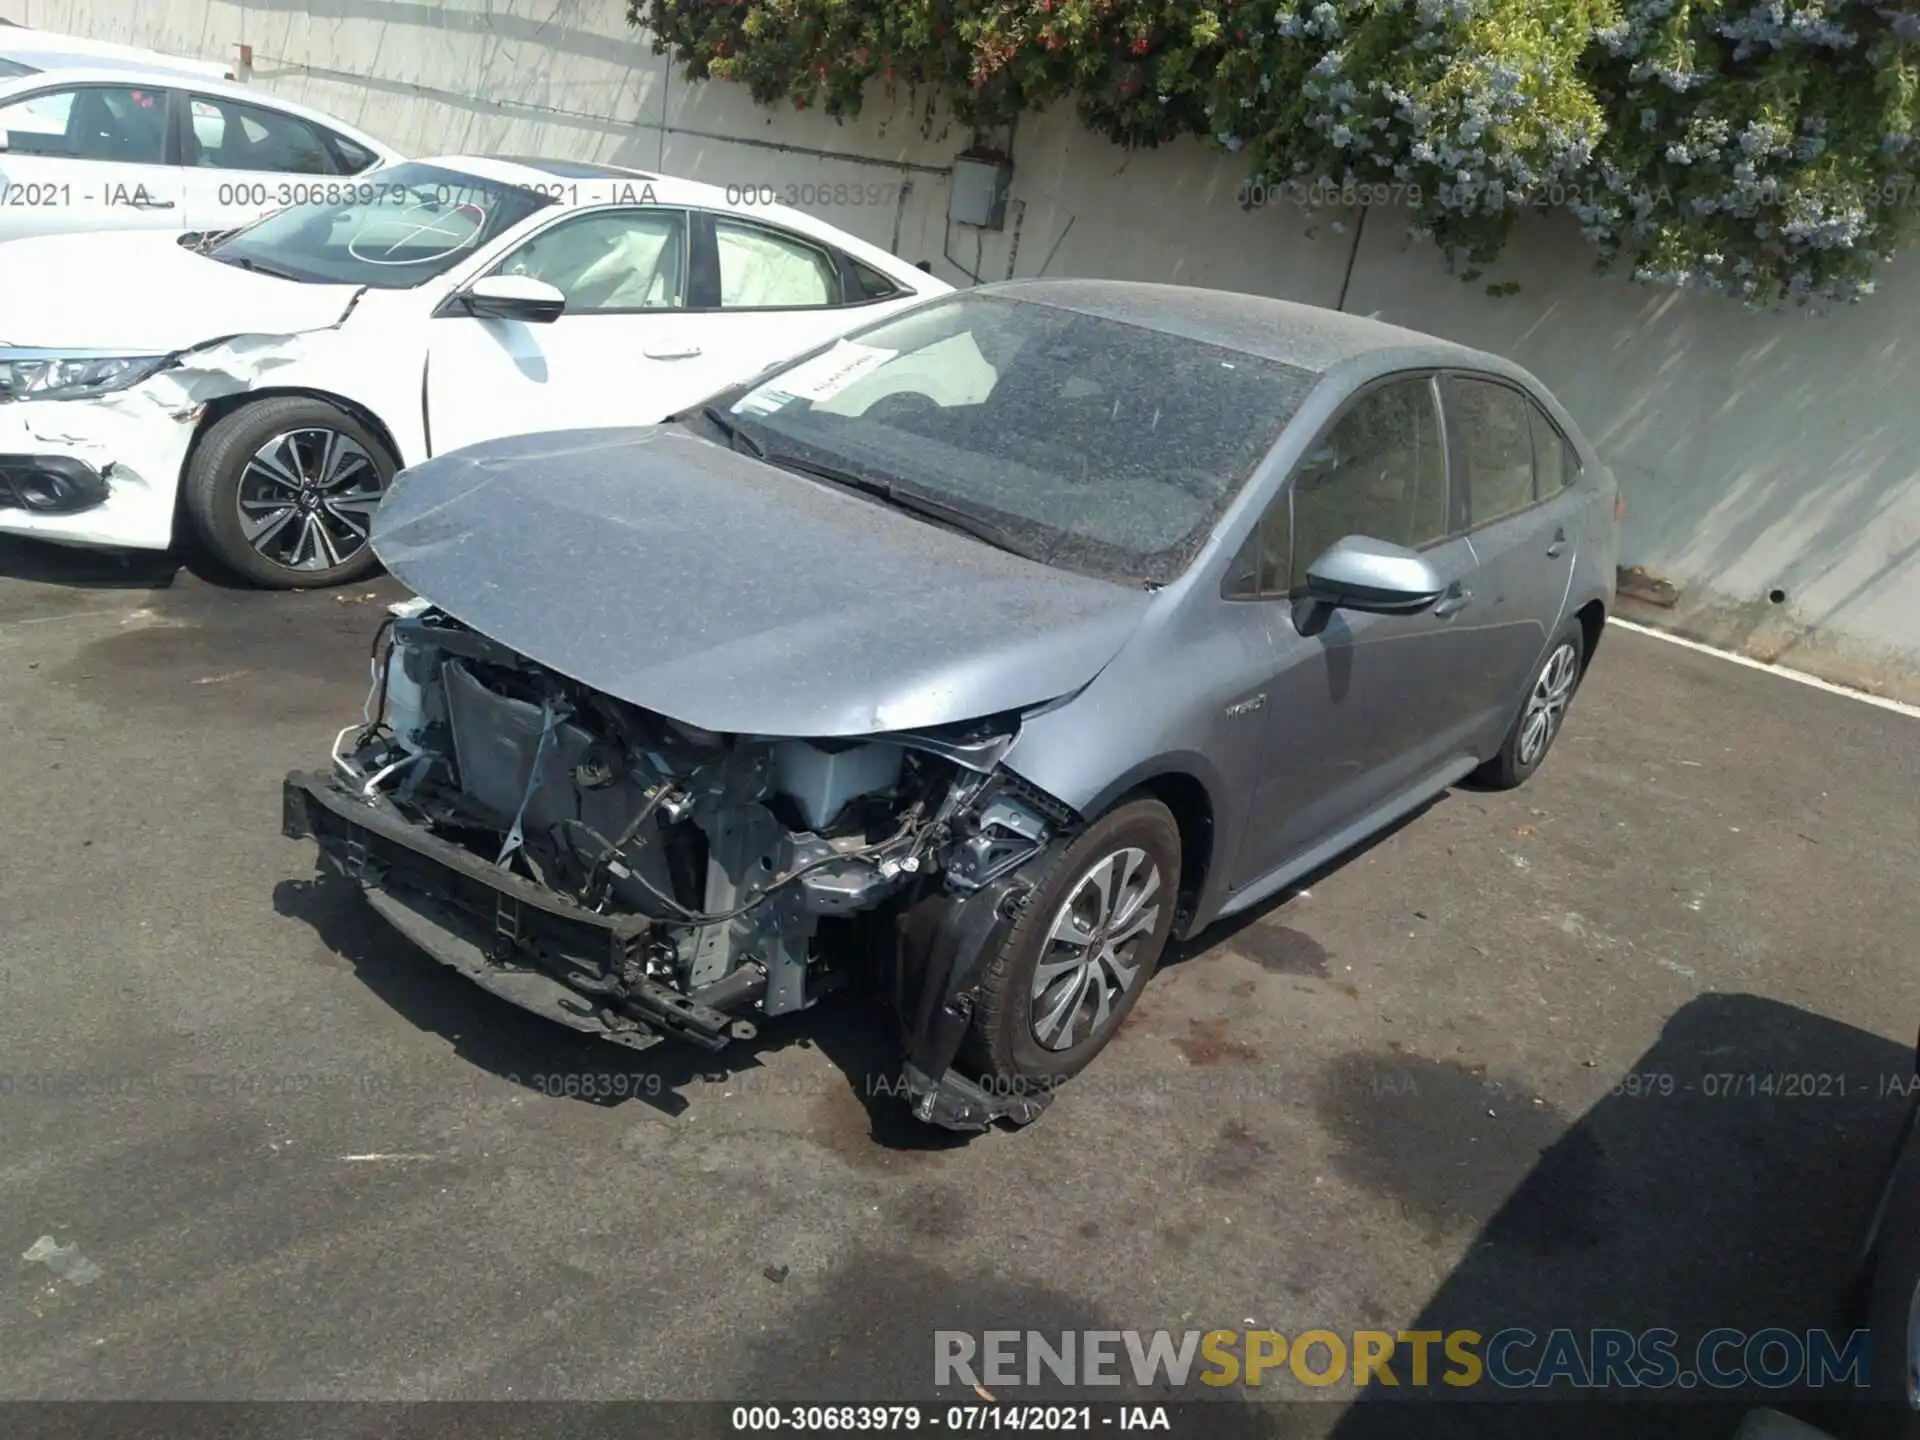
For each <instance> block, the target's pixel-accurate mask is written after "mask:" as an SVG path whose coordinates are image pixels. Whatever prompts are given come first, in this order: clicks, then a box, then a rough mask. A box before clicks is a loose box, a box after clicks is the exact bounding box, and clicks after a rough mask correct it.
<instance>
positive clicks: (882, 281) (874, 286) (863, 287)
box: [847, 259, 905, 300]
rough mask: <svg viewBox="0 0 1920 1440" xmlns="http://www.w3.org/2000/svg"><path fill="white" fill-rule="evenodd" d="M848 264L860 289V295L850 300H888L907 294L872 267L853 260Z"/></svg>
mask: <svg viewBox="0 0 1920 1440" xmlns="http://www.w3.org/2000/svg"><path fill="white" fill-rule="evenodd" d="M847 263H848V264H849V265H851V266H852V267H853V278H854V281H855V283H856V284H858V285H859V287H860V289H859V293H858V294H856V295H853V296H850V297H849V298H850V299H853V300H887V299H891V298H892V297H893V296H895V295H900V294H903V293H905V292H903V291H902V290H901V288H900V287H899V286H898V285H896V284H894V283H893V281H891V280H889V279H888V278H887V277H886V276H884V275H882V274H881V273H880V272H879V271H878V270H876V269H874V268H873V267H872V266H871V265H868V264H865V263H864V262H862V261H859V260H853V259H849V260H848V261H847Z"/></svg>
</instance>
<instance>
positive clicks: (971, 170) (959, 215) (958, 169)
mask: <svg viewBox="0 0 1920 1440" xmlns="http://www.w3.org/2000/svg"><path fill="white" fill-rule="evenodd" d="M1012 186H1013V161H1011V160H1009V159H1008V158H1007V157H1006V156H1004V155H995V154H990V153H987V152H983V151H969V152H967V153H966V154H964V155H959V156H956V157H954V162H953V189H952V193H951V194H950V195H949V196H948V199H947V219H948V220H951V221H957V222H958V223H959V224H962V225H973V226H976V227H977V228H979V229H981V230H1000V229H1003V228H1005V226H1006V223H1007V191H1008V190H1009V189H1011V188H1012Z"/></svg>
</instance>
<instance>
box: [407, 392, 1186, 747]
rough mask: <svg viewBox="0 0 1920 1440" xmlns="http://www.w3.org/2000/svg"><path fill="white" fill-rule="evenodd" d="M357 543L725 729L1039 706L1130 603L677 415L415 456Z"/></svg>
mask: <svg viewBox="0 0 1920 1440" xmlns="http://www.w3.org/2000/svg"><path fill="white" fill-rule="evenodd" d="M373 548H374V550H375V552H376V553H377V554H378V555H379V557H380V559H381V560H382V561H383V562H384V563H385V564H386V566H387V567H388V569H389V570H391V571H392V572H393V574H394V575H395V576H397V577H398V578H399V579H400V580H401V581H402V582H404V583H405V584H406V585H408V586H409V587H410V588H411V589H412V590H413V591H414V592H415V593H416V594H418V595H421V596H423V597H424V598H425V599H427V600H429V601H431V602H432V603H433V604H435V605H437V606H439V607H440V608H441V609H442V610H445V611H446V612H447V613H448V614H450V615H452V616H454V617H455V618H456V619H458V620H460V621H462V622H464V623H465V624H467V625H470V626H472V627H473V628H474V629H476V630H478V631H480V632H482V633H483V634H485V635H487V636H490V637H491V638H492V639H495V640H497V641H499V642H501V643H502V644H504V645H507V646H509V647H511V648H512V649H514V650H517V651H519V652H520V653H521V654H523V655H525V656H527V657H528V658H529V659H532V660H536V661H538V662H540V663H541V664H543V665H546V666H549V667H551V668H552V669H554V670H557V671H559V672H560V673H561V674H563V675H568V676H571V677H572V678H573V679H575V680H578V681H580V682H581V683H582V684H585V685H588V686H591V687H592V688H594V689H596V690H600V691H603V692H605V693H606V694H609V695H613V696H615V697H617V698H619V699H622V700H626V701H628V702H630V703H632V704H634V705H638V706H641V707H642V708H644V709H648V710H653V711H655V712H657V713H660V714H663V715H668V716H671V717H673V718H674V719H676V720H680V721H682V722H684V723H686V724H689V725H694V726H698V727H700V728H702V729H706V730H715V731H721V732H726V733H732V734H756V735H786V736H796V737H806V736H816V737H825V736H840V735H847V736H850V735H871V734H878V733H881V732H885V731H892V730H907V729H918V728H922V727H928V726H935V725H943V724H947V723H951V722H954V721H961V720H970V719H975V718H978V717H980V716H985V715H992V714H998V713H1002V712H1006V711H1010V710H1017V709H1021V708H1024V707H1028V706H1032V705H1037V704H1040V703H1041V702H1043V701H1047V700H1052V699H1054V698H1056V697H1058V696H1061V695H1065V694H1068V693H1070V692H1071V691H1074V690H1077V689H1079V688H1080V687H1081V686H1083V685H1085V684H1086V683H1087V682H1088V681H1089V680H1091V679H1092V678H1093V677H1094V676H1095V675H1097V674H1098V673H1099V672H1100V670H1101V669H1102V668H1103V667H1104V666H1105V665H1106V664H1107V662H1108V661H1109V660H1111V659H1112V658H1113V656H1114V654H1115V653H1116V652H1117V651H1118V650H1119V649H1120V647H1121V646H1122V645H1123V644H1124V643H1125V642H1126V640H1127V638H1128V637H1129V636H1130V635H1131V634H1132V633H1133V632H1134V630H1135V629H1136V628H1137V627H1138V625H1139V622H1140V619H1141V617H1142V615H1143V614H1144V613H1145V611H1146V608H1147V606H1148V605H1149V603H1150V597H1149V596H1148V595H1147V593H1146V592H1145V591H1142V590H1134V589H1131V588H1127V587H1123V586H1119V585H1113V584H1108V583H1105V582H1103V581H1099V580H1092V579H1087V578H1084V577H1082V576H1078V575H1073V574H1069V573H1067V572H1065V571H1061V570H1055V569H1052V568H1050V567H1048V566H1044V565H1039V564H1035V563H1033V562H1030V561H1027V560H1022V559H1020V558H1019V557H1018V556H1014V555H1009V554H1007V553H1005V552H1004V551H1000V550H995V549H993V548H992V547H991V546H988V545H985V544H982V543H981V542H979V541H977V540H974V539H972V538H970V537H968V536H965V535H959V534H956V533H954V532H952V531H949V530H946V529H943V528H941V527H940V526H937V525H934V524H932V523H930V522H927V521H923V520H918V519H915V518H914V517H912V516H910V515H906V514H903V513H902V512H900V511H896V510H891V509H888V508H886V507H884V506H883V505H880V504H878V503H876V502H874V501H870V500H867V499H863V498H861V497H859V496H856V495H851V494H848V493H845V492H843V491H839V490H836V489H834V488H832V487H830V486H827V485H824V484H820V483H817V482H814V481H811V480H808V479H805V478H803V477H801V476H797V475H793V474H791V473H788V472H786V471H782V470H777V469H774V468H773V467H772V466H768V465H763V464H761V463H760V462H758V461H756V460H754V459H752V458H751V457H750V456H747V455H743V454H740V453H737V452H735V451H733V450H730V449H728V448H726V447H724V446H721V445H717V444H713V443H711V442H708V441H705V440H702V439H700V438H699V437H697V436H695V435H693V434H691V433H690V432H688V431H686V430H684V429H682V428H680V427H677V426H655V427H649V428H646V429H639V430H635V429H622V430H592V431H573V432H569V433H561V434H557V435H556V434H547V435H531V436H519V437H516V438H513V439H509V440H499V441H492V442H488V443H486V444H483V445H476V446H473V447H471V448H468V449H465V450H458V451H454V452H453V453H451V454H448V455H444V456H441V457H439V458H437V459H434V460H430V461H428V462H426V463H425V464H423V465H418V466H415V467H414V468H412V469H410V470H407V471H404V472H402V474H401V475H400V477H399V478H398V480H397V481H396V482H395V484H394V487H393V489H392V490H391V491H390V492H389V495H388V498H387V499H386V501H385V502H384V503H383V504H382V506H381V508H380V511H379V514H378V516H377V517H376V519H375V524H374V537H373Z"/></svg>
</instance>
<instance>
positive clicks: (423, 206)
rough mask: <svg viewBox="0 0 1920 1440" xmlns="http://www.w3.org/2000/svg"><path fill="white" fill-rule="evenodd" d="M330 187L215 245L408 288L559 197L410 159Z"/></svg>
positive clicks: (355, 281)
mask: <svg viewBox="0 0 1920 1440" xmlns="http://www.w3.org/2000/svg"><path fill="white" fill-rule="evenodd" d="M314 188H315V189H324V190H325V191H326V193H327V195H328V196H329V197H332V196H333V195H335V194H338V196H339V198H338V199H337V200H335V199H332V198H328V199H326V200H324V201H320V202H315V203H310V204H306V205H292V206H289V207H287V208H286V209H284V210H276V211H274V212H273V213H272V214H271V215H268V216H265V217H264V218H262V219H260V220H257V221H255V222H254V223H253V224H251V225H248V226H247V227H246V228H244V229H242V230H238V231H235V232H234V233H233V234H231V235H229V236H227V237H226V238H225V239H223V240H220V241H218V242H217V243H215V244H214V245H212V246H211V247H210V248H209V249H208V250H207V252H206V253H207V254H208V255H209V256H210V257H211V258H212V259H215V260H218V261H221V262H222V263H224V264H228V265H238V266H240V267H242V268H243V269H247V270H258V271H261V272H263V273H265V274H269V275H278V276H280V277H281V278H282V279H287V280H305V281H309V282H312V283H315V284H326V285H370V286H372V287H374V288H375V289H378V290H408V289H411V288H412V287H414V286H415V285H419V284H422V283H423V282H425V281H428V280H431V279H433V278H434V277H435V276H436V275H441V274H444V273H445V272H446V271H448V270H450V269H452V268H453V267H454V266H455V265H457V264H459V263H460V262H461V261H462V260H464V259H466V258H467V257H468V256H469V255H471V254H473V253H474V252H475V251H476V250H478V249H480V248H481V247H482V246H484V245H486V244H488V243H490V242H491V241H493V240H494V239H495V238H496V237H498V236H500V235H504V234H505V233H506V232H507V231H508V230H511V229H512V228H513V227H514V226H516V225H518V224H519V223H520V222H521V221H522V220H525V219H526V218H527V217H528V216H529V215H532V214H533V213H534V212H535V211H537V210H540V209H543V208H544V207H546V206H547V205H550V204H552V203H553V202H552V201H551V200H550V199H549V198H548V197H546V196H544V195H541V194H540V193H538V192H537V191H534V190H529V189H525V188H523V187H521V186H518V185H508V184H503V183H502V182H500V181H497V180H488V179H484V178H482V177H481V176H478V175H470V174H468V173H466V172H465V171H461V170H449V169H446V168H444V167H442V166H438V165H425V164H421V163H419V162H417V161H410V162H408V163H405V164H401V165H392V166H388V167H387V168H385V169H383V170H375V171H372V172H370V173H369V174H366V175H363V176H360V177H358V178H355V179H351V180H341V181H339V182H338V183H337V184H336V183H335V182H333V181H328V182H326V184H325V185H324V186H318V185H317V186H315V187H314Z"/></svg>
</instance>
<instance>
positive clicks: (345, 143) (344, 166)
mask: <svg viewBox="0 0 1920 1440" xmlns="http://www.w3.org/2000/svg"><path fill="white" fill-rule="evenodd" d="M327 138H328V139H329V140H331V141H332V142H333V153H334V154H336V155H338V156H339V157H340V172H341V174H343V175H358V174H359V173H360V172H361V171H362V170H371V169H372V168H373V167H374V166H375V165H376V164H378V163H379V161H380V157H379V156H378V155H376V154H374V153H373V151H371V150H369V149H367V147H366V146H364V145H360V144H357V143H355V142H354V141H352V140H349V139H347V137H346V136H344V135H334V134H331V133H329V134H328V136H327Z"/></svg>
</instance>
